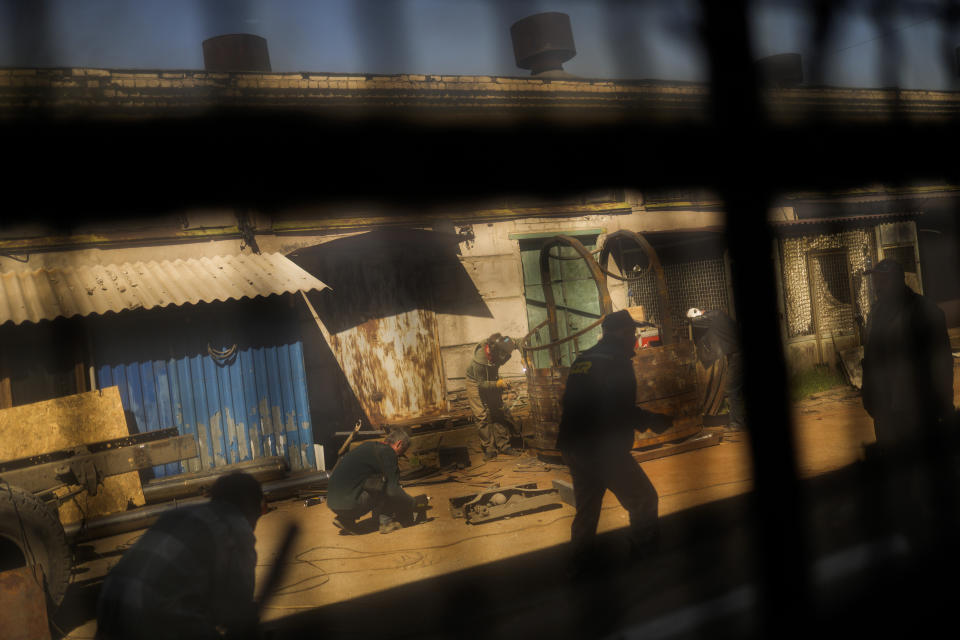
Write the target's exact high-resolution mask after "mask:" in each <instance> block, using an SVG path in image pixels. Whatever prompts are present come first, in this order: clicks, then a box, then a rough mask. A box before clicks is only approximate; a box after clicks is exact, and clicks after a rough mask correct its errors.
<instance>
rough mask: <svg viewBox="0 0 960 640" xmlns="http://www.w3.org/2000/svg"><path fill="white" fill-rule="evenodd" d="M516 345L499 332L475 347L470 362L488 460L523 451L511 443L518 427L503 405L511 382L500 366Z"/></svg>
mask: <svg viewBox="0 0 960 640" xmlns="http://www.w3.org/2000/svg"><path fill="white" fill-rule="evenodd" d="M515 349H517V345H516V343H515V342H514V341H513V340H512V339H511V338H509V337H508V336H502V335H500V334H499V333H495V334H493V335H492V336H490V337H489V338H487V339H486V340H484V341H483V342H481V343H479V344H478V345H477V346H475V347H474V348H473V358H472V359H471V360H470V364H469V365H467V380H466V391H467V401H468V402H469V403H470V410H471V411H472V412H473V415H474V416H475V417H476V418H477V420H478V421H479V423H480V426H479V427H478V429H477V431H478V434H479V436H480V448H481V449H483V459H484V460H490V459H491V458H495V457H496V456H497V454H498V453H503V454H506V455H511V456H515V455H519V453H520V452H519V451H517V450H516V449H514V448H513V447H512V446H511V445H510V435H511V433H512V432H513V431H515V430H516V429H515V427H514V425H513V421H512V420H511V419H510V416H508V415H507V412H506V410H505V409H504V407H503V390H504V389H506V388H508V387H509V386H510V385H509V383H508V382H507V381H506V380H504V379H503V378H501V377H500V367H501V366H503V365H504V364H506V363H507V361H508V360H510V356H511V355H512V354H513V351H514V350H515Z"/></svg>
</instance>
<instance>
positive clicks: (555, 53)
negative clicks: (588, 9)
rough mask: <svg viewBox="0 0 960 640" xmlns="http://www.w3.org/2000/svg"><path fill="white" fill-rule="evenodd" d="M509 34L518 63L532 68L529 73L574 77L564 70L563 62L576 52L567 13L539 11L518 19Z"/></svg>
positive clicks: (526, 67) (525, 67) (522, 67)
mask: <svg viewBox="0 0 960 640" xmlns="http://www.w3.org/2000/svg"><path fill="white" fill-rule="evenodd" d="M510 37H511V39H512V40H513V55H514V57H515V58H516V60H517V66H518V67H520V68H521V69H530V75H534V76H547V77H551V76H552V77H572V76H571V75H570V74H569V73H567V72H565V71H564V70H563V63H564V62H566V61H567V60H569V59H570V58H572V57H573V56H575V55H577V50H576V48H575V47H574V46H573V29H572V28H571V27H570V16H568V15H567V14H565V13H557V12H548V13H537V14H534V15H532V16H527V17H526V18H523V19H522V20H517V21H516V22H514V23H513V25H512V26H511V27H510Z"/></svg>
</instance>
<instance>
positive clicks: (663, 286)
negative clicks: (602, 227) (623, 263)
mask: <svg viewBox="0 0 960 640" xmlns="http://www.w3.org/2000/svg"><path fill="white" fill-rule="evenodd" d="M615 238H616V239H619V238H627V239H628V240H632V241H634V242H636V243H637V245H639V246H640V248H641V249H643V252H644V253H645V254H647V259H648V260H649V261H650V266H651V267H653V273H654V276H655V280H656V282H657V297H658V298H659V299H660V324H661V325H662V326H663V331H661V332H660V343H661V344H662V345H663V346H667V345H669V344H672V343H673V339H674V336H673V319H672V318H671V317H670V298H669V296H668V295H667V278H666V276H665V275H664V273H663V266H662V265H661V264H660V258H659V257H658V256H657V252H656V250H655V249H654V248H653V246H652V245H651V244H650V243H649V242H648V241H647V239H646V238H644V237H643V236H642V235H640V234H639V233H637V232H636V231H631V230H630V229H620V230H619V231H614V232H613V233H611V234H610V235H608V236H607V237H606V238H605V239H604V241H603V248H602V249H601V251H600V257H599V258H598V260H597V261H598V262H599V268H600V269H601V270H602V272H603V273H606V272H607V261H608V260H609V259H610V249H611V245H610V241H611V240H613V239H615Z"/></svg>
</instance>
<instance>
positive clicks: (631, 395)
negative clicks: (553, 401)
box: [557, 311, 673, 577]
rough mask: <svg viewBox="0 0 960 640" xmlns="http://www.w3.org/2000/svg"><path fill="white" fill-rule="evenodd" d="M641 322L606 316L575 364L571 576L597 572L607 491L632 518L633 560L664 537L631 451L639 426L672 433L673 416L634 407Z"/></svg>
mask: <svg viewBox="0 0 960 640" xmlns="http://www.w3.org/2000/svg"><path fill="white" fill-rule="evenodd" d="M636 327H637V324H636V323H635V322H634V320H633V318H631V317H630V314H629V313H628V312H626V311H617V312H614V313H611V314H609V315H608V316H606V317H605V318H604V319H603V322H602V323H601V329H602V331H603V336H602V338H601V339H600V342H598V343H597V344H596V346H594V347H592V348H590V349H588V350H586V351H584V352H583V353H581V354H580V355H579V356H578V357H577V359H576V360H575V361H574V363H573V365H572V366H571V367H570V374H569V376H568V378H567V384H566V390H565V391H564V394H563V398H562V400H561V402H562V410H563V414H562V416H561V419H560V427H559V436H558V438H557V448H558V449H560V451H561V453H562V454H563V458H564V461H565V462H566V463H567V465H568V466H569V467H570V475H571V477H572V478H573V492H574V501H575V503H576V509H577V513H576V515H575V516H574V518H573V525H572V526H571V536H570V542H571V550H572V558H571V574H572V575H573V576H574V577H576V576H579V575H582V574H584V573H589V572H591V571H596V570H598V569H599V568H600V567H599V566H598V564H597V562H596V560H597V557H596V554H595V550H594V548H593V547H594V542H595V538H596V533H597V524H598V523H599V521H600V508H601V505H602V503H603V494H604V493H605V492H606V490H607V489H610V490H611V491H613V493H614V495H615V496H616V497H617V500H619V501H620V504H621V505H622V506H623V508H624V509H626V510H627V513H629V515H630V546H631V555H632V557H633V558H634V559H639V558H641V557H643V556H644V555H646V554H647V553H649V552H650V551H652V550H653V548H654V547H655V545H656V542H657V538H658V535H659V526H658V522H657V516H658V513H657V505H658V497H657V491H656V489H655V488H654V486H653V484H652V483H651V482H650V480H649V478H647V475H646V474H645V473H644V472H643V469H641V468H640V465H639V464H637V462H636V460H634V459H633V456H631V455H630V450H631V449H632V448H633V441H634V429H647V428H649V429H652V430H653V431H655V432H657V433H662V432H664V431H666V430H667V429H668V428H669V427H670V425H671V424H672V423H673V419H672V418H671V417H670V416H668V415H664V414H659V413H653V412H650V411H645V410H643V409H641V408H640V407H638V406H636V396H637V382H636V377H635V376H634V373H633V363H632V361H631V358H632V357H633V355H634V345H635V344H636Z"/></svg>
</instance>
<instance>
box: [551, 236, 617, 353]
mask: <svg viewBox="0 0 960 640" xmlns="http://www.w3.org/2000/svg"><path fill="white" fill-rule="evenodd" d="M564 244H565V245H567V246H569V247H570V248H571V249H573V250H574V251H576V252H577V253H578V254H579V255H580V257H581V258H583V261H584V262H585V263H586V265H587V269H589V270H590V275H591V276H593V281H594V282H595V283H596V285H597V293H598V294H599V297H600V313H601V315H607V314H608V313H610V312H611V311H613V301H612V300H611V298H610V291H609V290H608V289H607V279H606V277H604V275H603V272H602V271H600V265H598V264H597V261H596V260H595V259H594V257H593V254H592V253H590V251H588V250H587V248H586V247H584V246H583V244H582V243H581V242H580V241H579V240H577V239H576V238H574V237H573V236H563V235H559V236H555V237H553V238H550V239H549V240H548V241H547V242H546V244H544V245H543V247H542V248H541V249H540V283H541V284H542V285H543V298H544V302H546V305H547V322H548V326H549V328H550V343H551V344H550V346H552V347H554V348H551V349H550V361H551V363H552V364H553V366H555V367H556V366H559V365H560V361H559V360H560V359H559V356H558V351H557V349H556V344H557V343H558V342H559V340H560V333H559V329H558V326H557V301H556V298H554V295H553V279H552V278H551V276H550V260H552V259H554V256H551V255H550V249H551V248H553V247H554V246H558V245H564ZM568 338H569V337H568Z"/></svg>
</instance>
